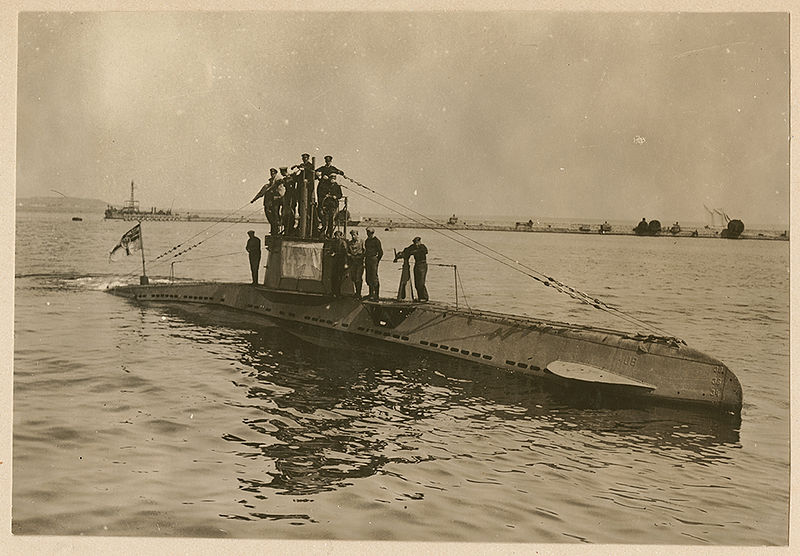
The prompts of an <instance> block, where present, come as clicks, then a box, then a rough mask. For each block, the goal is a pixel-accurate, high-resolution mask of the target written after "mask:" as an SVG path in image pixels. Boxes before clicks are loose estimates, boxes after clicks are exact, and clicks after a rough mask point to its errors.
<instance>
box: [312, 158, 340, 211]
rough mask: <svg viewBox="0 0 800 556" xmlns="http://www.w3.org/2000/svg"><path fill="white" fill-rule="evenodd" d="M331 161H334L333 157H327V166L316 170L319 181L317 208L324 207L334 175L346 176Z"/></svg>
mask: <svg viewBox="0 0 800 556" xmlns="http://www.w3.org/2000/svg"><path fill="white" fill-rule="evenodd" d="M331 160H333V157H332V156H331V155H329V154H327V155H325V164H324V165H322V166H320V167H319V168H317V170H316V172H317V179H318V180H319V183H318V184H317V206H320V207H321V206H322V201H323V199H325V194H326V193H327V192H328V190H329V188H328V186H329V185H330V183H331V176H332V175H333V174H339V175H340V176H343V175H344V172H342V171H341V170H339V169H338V168H337V167H336V166H334V165H333V164H331Z"/></svg>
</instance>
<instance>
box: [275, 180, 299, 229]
mask: <svg viewBox="0 0 800 556" xmlns="http://www.w3.org/2000/svg"><path fill="white" fill-rule="evenodd" d="M279 180H280V186H282V187H283V189H284V193H283V217H282V219H283V233H284V234H290V233H291V232H292V231H293V230H294V216H295V214H294V208H295V207H297V201H296V200H295V190H294V186H295V181H294V176H290V175H289V168H288V167H286V166H281V176H280V178H279ZM293 201H294V207H293V206H292V202H293Z"/></svg>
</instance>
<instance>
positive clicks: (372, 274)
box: [364, 227, 383, 301]
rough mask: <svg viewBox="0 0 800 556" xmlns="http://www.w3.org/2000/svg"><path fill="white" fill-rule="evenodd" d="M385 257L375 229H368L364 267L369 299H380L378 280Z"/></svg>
mask: <svg viewBox="0 0 800 556" xmlns="http://www.w3.org/2000/svg"><path fill="white" fill-rule="evenodd" d="M382 257H383V247H382V246H381V240H379V239H378V238H377V237H375V228H372V227H370V228H367V240H366V241H365V242H364V266H365V267H366V271H367V285H368V286H369V299H371V300H372V301H378V300H379V299H380V288H381V283H380V281H379V280H378V263H380V262H381V258H382Z"/></svg>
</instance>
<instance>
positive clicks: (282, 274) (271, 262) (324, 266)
mask: <svg viewBox="0 0 800 556" xmlns="http://www.w3.org/2000/svg"><path fill="white" fill-rule="evenodd" d="M311 165H312V167H314V168H316V157H312V158H311ZM300 176H302V180H298V189H297V193H296V194H297V197H298V203H297V211H298V219H297V225H296V226H295V227H293V229H292V230H291V231H290V232H288V233H285V234H283V235H280V234H274V235H267V236H265V237H264V248H265V249H266V250H267V252H268V255H267V264H266V272H265V274H264V286H266V287H268V288H271V289H274V290H280V291H285V292H297V293H307V294H318V295H330V294H331V292H332V287H331V282H332V281H331V274H332V266H333V265H332V263H333V261H332V257H331V255H332V253H333V241H334V240H332V239H328V238H324V237H319V235H318V230H317V228H316V222H317V220H318V207H317V204H316V203H315V202H313V201H310V200H311V199H313V197H314V195H313V193H314V182H315V181H316V180H315V173H314V172H305V171H301V173H300ZM344 201H345V203H344V210H345V212H346V211H347V198H346V197H345V198H344ZM344 232H345V234H346V233H347V220H346V219H345V220H344ZM340 291H341V293H342V294H343V295H348V294H355V287H354V286H353V282H352V280H350V278H349V276H348V275H347V274H345V276H344V277H343V280H342V284H341V289H340Z"/></svg>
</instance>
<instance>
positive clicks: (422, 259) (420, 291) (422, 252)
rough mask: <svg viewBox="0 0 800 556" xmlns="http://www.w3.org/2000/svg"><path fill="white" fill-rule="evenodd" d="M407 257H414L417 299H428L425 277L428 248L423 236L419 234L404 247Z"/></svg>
mask: <svg viewBox="0 0 800 556" xmlns="http://www.w3.org/2000/svg"><path fill="white" fill-rule="evenodd" d="M403 255H404V256H405V257H414V287H415V288H416V289H417V299H419V300H420V301H428V289H427V288H426V287H425V278H426V277H427V275H428V248H427V247H425V244H424V243H422V238H421V237H419V236H417V237H415V238H414V239H413V240H411V245H409V246H408V247H406V248H405V249H403Z"/></svg>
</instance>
